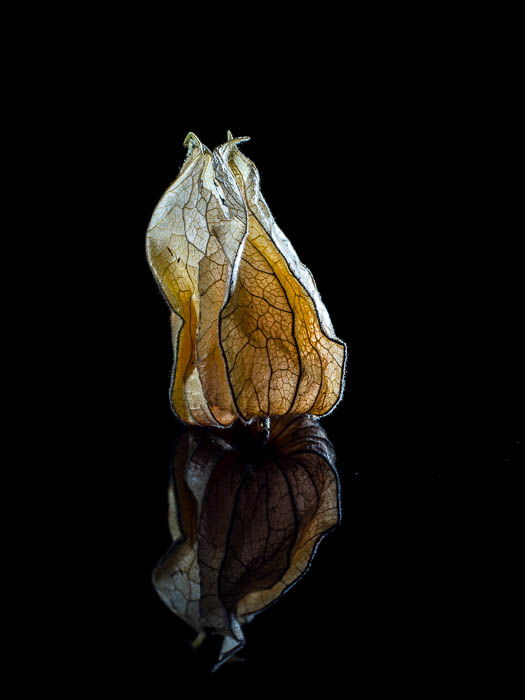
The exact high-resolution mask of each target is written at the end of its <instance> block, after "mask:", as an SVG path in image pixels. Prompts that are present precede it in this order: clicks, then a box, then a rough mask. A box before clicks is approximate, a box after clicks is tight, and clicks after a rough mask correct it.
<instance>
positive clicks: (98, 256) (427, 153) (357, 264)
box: [57, 66, 521, 692]
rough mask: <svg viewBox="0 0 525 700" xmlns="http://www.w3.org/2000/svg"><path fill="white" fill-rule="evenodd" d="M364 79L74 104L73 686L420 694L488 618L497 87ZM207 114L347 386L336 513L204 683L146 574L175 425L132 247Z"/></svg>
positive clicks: (501, 322) (497, 260) (513, 282)
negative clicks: (197, 101)
mask: <svg viewBox="0 0 525 700" xmlns="http://www.w3.org/2000/svg"><path fill="white" fill-rule="evenodd" d="M357 74H359V71H357ZM378 76H382V77H381V79H377V78H378ZM366 77H369V76H366ZM375 78H376V80H374V81H370V80H367V79H363V81H362V83H359V84H356V82H355V78H354V79H353V80H349V81H348V83H345V82H344V80H343V78H342V77H340V78H339V82H337V83H331V84H330V86H329V87H327V88H323V87H318V88H317V90H316V91H314V92H312V93H310V92H309V88H308V85H306V86H305V87H303V91H302V92H301V96H302V99H301V100H300V101H299V100H297V101H296V100H295V86H294V85H293V82H292V81H291V82H290V83H289V89H290V91H291V92H292V93H293V94H292V95H288V97H289V98H290V97H291V99H289V101H288V102H287V103H286V107H283V106H282V103H280V102H279V100H277V96H276V95H272V91H271V89H270V88H266V91H265V93H264V94H265V98H264V99H261V101H260V102H259V103H258V104H255V105H254V106H253V107H248V106H247V105H245V104H244V105H243V106H242V107H239V108H235V105H234V108H232V106H231V100H230V99H226V96H225V95H222V93H221V90H220V89H219V87H217V94H216V95H215V96H214V100H213V107H211V106H210V105H208V106H207V107H205V106H203V107H202V108H199V109H197V108H194V107H193V106H192V104H191V100H188V99H187V98H184V99H183V96H182V95H181V94H180V93H179V92H177V90H176V89H174V90H173V91H166V92H164V93H162V94H161V96H160V97H159V94H158V93H156V94H155V99H153V97H149V98H148V96H147V95H146V94H145V93H139V92H137V91H136V90H135V86H134V85H133V84H130V85H127V84H126V85H125V86H123V85H122V84H119V85H117V86H115V92H111V91H110V90H109V89H108V88H107V87H106V88H105V90H106V92H104V94H102V95H98V101H91V100H89V99H87V98H86V100H85V103H82V106H84V107H85V109H86V113H85V114H84V119H85V120H86V121H85V122H84V123H85V124H87V123H89V125H90V128H89V129H86V130H85V131H84V133H83V138H82V146H81V147H77V146H76V145H75V144H77V143H78V140H73V141H72V145H73V148H74V157H75V159H76V161H77V163H80V164H81V165H77V170H78V171H79V173H80V176H81V182H82V187H81V188H80V190H81V201H82V208H81V210H82V224H83V229H82V230H83V236H82V238H80V236H79V237H78V239H77V240H76V245H77V249H78V251H79V253H81V254H80V255H79V257H78V261H79V267H78V268H77V267H76V268H75V271H74V275H73V276H74V278H75V294H74V303H73V304H72V306H71V309H70V310H69V311H68V312H67V334H68V336H69V339H70V340H69V345H68V346H67V348H66V349H65V350H64V351H63V356H62V357H61V358H60V361H61V362H62V363H63V366H65V367H66V368H67V372H68V376H69V380H70V383H71V392H72V399H71V403H70V404H68V406H71V409H70V408H69V407H66V408H65V410H64V412H65V413H70V415H69V416H68V418H69V421H70V422H71V423H72V424H73V426H74V428H73V429H72V430H71V433H70V434H69V435H68V437H69V439H70V444H71V447H70V453H69V454H70V461H71V475H70V477H69V478H68V480H67V486H68V489H69V491H68V493H69V495H68V497H67V498H65V499H64V500H65V502H66V508H67V509H68V516H67V517H68V520H67V527H65V526H64V523H63V522H62V524H61V529H62V531H63V530H64V527H65V529H66V532H67V534H66V536H65V539H62V540H61V541H62V542H63V547H62V549H61V553H60V554H61V556H60V560H61V564H60V567H61V569H60V571H61V574H60V576H61V577H62V578H60V580H62V581H66V584H60V586H59V588H60V589H61V591H62V592H63V596H64V601H65V609H66V617H68V618H69V619H68V625H69V630H70V631H69V633H68V634H67V635H66V636H65V638H62V639H61V646H60V653H61V654H62V653H66V649H67V653H68V654H69V655H70V656H73V657H74V658H75V665H76V664H79V665H80V678H86V679H88V678H89V679H95V681H96V680H97V679H100V682H102V679H104V683H105V684H107V685H108V686H111V687H124V686H125V687H126V688H128V687H129V688H132V687H133V685H134V683H135V682H138V681H139V680H140V681H146V682H147V683H149V684H151V688H152V692H153V689H154V688H155V689H156V688H157V686H160V685H162V686H164V687H168V688H169V687H172V686H173V687H175V686H176V684H177V683H179V682H180V679H181V678H184V679H186V680H188V679H190V680H192V682H195V683H197V684H198V686H199V687H204V686H205V684H207V683H208V682H211V683H213V684H215V687H220V686H221V684H223V683H226V684H227V683H239V684H241V685H242V684H243V683H251V684H254V683H259V684H262V685H265V684H266V683H268V678H274V677H279V676H281V677H283V678H287V679H288V681H289V682H290V683H294V682H298V681H297V679H298V678H303V679H305V680H308V677H307V674H310V675H311V674H314V676H315V677H316V678H318V679H319V678H327V679H329V683H330V684H334V685H338V684H340V683H345V684H346V685H347V687H349V688H352V687H356V686H357V685H358V684H365V685H366V687H369V688H370V689H374V688H378V687H379V686H381V687H386V686H388V687H394V686H396V687H399V688H401V687H408V686H414V687H416V686H418V684H419V683H422V684H423V686H422V687H436V686H437V685H440V684H446V683H447V682H448V680H449V679H450V677H451V674H452V673H453V672H454V671H455V670H457V669H458V668H460V667H462V666H463V665H464V663H465V647H467V646H469V642H467V638H468V639H470V638H471V636H472V633H473V632H474V636H475V631H476V630H477V629H478V627H479V628H480V629H481V628H483V627H484V626H485V624H486V622H487V614H488V613H487V612H486V609H487V606H486V605H484V606H481V605H480V604H479V600H478V598H479V596H480V595H481V593H480V585H481V583H480V582H481V580H483V581H484V582H485V583H486V576H485V574H484V573H483V572H480V577H479V579H476V581H475V582H472V583H467V581H469V580H470V579H469V577H468V575H467V576H466V575H465V574H468V573H472V571H473V570H474V568H475V567H474V564H473V559H474V556H475V553H477V552H479V551H480V550H485V548H486V547H487V548H488V547H490V546H492V545H493V544H494V542H492V540H491V533H490V531H491V527H492V525H493V522H494V518H495V515H494V514H495V512H496V509H497V508H498V507H499V504H500V500H501V498H502V497H503V495H504V493H505V489H508V488H509V485H511V484H513V483H514V480H515V478H516V473H517V463H518V454H519V451H520V442H519V440H520V436H519V424H518V419H519V411H518V395H519V388H518V387H519V379H520V377H519V371H520V361H519V358H520V357H521V353H520V350H519V346H518V337H519V335H520V333H519V315H518V308H519V305H518V298H519V295H518V275H519V259H518V255H517V244H518V230H519V229H518V224H517V221H516V217H517V214H518V209H517V205H518V192H519V190H518V182H517V180H516V172H515V168H516V157H517V156H516V147H515V140H516V134H517V124H518V121H519V120H518V114H517V111H516V102H515V98H514V92H513V90H512V89H511V87H512V86H511V85H509V84H505V83H504V82H503V81H502V80H500V77H499V76H495V75H493V76H491V75H490V74H487V73H486V72H483V89H480V87H481V85H480V84H478V83H475V81H474V80H473V77H472V76H470V77H469V80H466V77H465V80H464V79H463V78H462V76H459V77H458V78H457V80H456V81H455V82H449V83H447V84H443V82H442V81H441V80H440V78H439V72H437V73H433V72H432V71H431V70H430V69H429V68H428V67H425V69H422V70H421V72H417V71H416V72H413V73H412V75H411V76H410V78H409V79H403V80H401V79H400V77H399V74H398V73H397V72H392V73H391V74H389V72H388V66H383V69H382V72H381V73H379V74H376V75H375ZM487 84H488V85H490V89H488V88H487ZM281 87H283V86H281ZM284 87H285V88H286V85H285V86H284ZM336 88H337V89H336ZM261 89H263V88H262V87H261ZM223 104H224V105H228V109H226V106H225V107H224V108H223V107H222V105H223ZM275 105H277V106H275ZM227 129H230V130H231V131H232V132H233V134H234V135H236V136H237V135H248V136H251V137H252V140H251V141H250V142H249V143H246V144H243V146H242V148H243V151H244V152H245V153H246V155H248V156H249V157H250V158H251V159H252V160H254V162H255V163H256V165H257V167H258V168H259V171H260V173H261V185H262V191H263V194H264V196H265V198H266V200H267V202H268V204H269V206H270V208H271V210H272V213H273V214H274V216H275V218H276V220H277V223H278V224H279V226H280V227H281V228H282V230H283V231H284V232H285V234H286V235H287V236H288V238H289V239H290V241H291V242H292V244H293V245H294V247H295V248H296V250H297V252H298V254H299V257H300V258H301V260H302V261H303V262H304V263H305V264H306V265H307V266H308V267H309V268H310V269H311V271H312V272H313V275H314V277H315V279H316V282H317V286H318V288H319V290H320V293H321V295H322V298H323V300H324V302H325V304H326V306H327V308H328V310H329V313H330V315H331V318H332V321H333V324H334V327H335V330H336V333H337V335H338V336H339V337H340V338H341V339H343V340H344V341H346V343H347V344H348V349H349V362H348V373H347V383H346V390H345V395H344V399H343V401H342V402H341V404H340V405H339V406H338V408H337V409H336V411H335V412H334V413H333V414H331V415H330V416H328V417H327V418H326V419H324V420H323V426H324V427H325V429H326V431H327V433H328V435H329V437H330V438H331V440H332V441H333V443H334V446H335V449H336V453H337V458H338V460H337V465H338V471H339V474H340V478H341V484H342V500H343V522H342V525H341V526H340V528H339V529H338V530H337V531H335V532H334V533H332V534H330V535H329V536H328V537H327V539H326V540H324V541H323V543H322V544H321V546H320V548H319V551H318V555H317V557H316V559H315V560H314V564H313V567H312V570H311V571H310V572H309V573H308V575H307V576H306V577H305V578H304V579H303V580H302V581H301V582H300V583H299V584H298V585H297V586H296V587H295V588H294V589H293V590H292V591H290V593H289V594H287V595H286V596H285V597H284V598H283V599H282V600H281V601H280V602H279V603H278V604H277V605H275V606H274V607H272V608H271V609H270V610H268V611H267V612H265V613H262V614H261V615H260V616H258V617H257V618H256V619H255V620H254V622H253V623H251V624H250V625H249V626H248V627H247V628H246V636H247V645H246V647H245V650H244V651H243V652H242V654H241V655H242V656H243V657H244V658H245V662H244V663H243V664H231V665H230V664H228V665H227V666H226V667H224V668H222V669H221V670H220V671H219V672H218V673H217V674H216V675H215V676H214V677H213V679H210V678H209V677H208V676H207V672H206V664H207V663H208V662H209V661H210V660H212V656H213V648H208V649H206V648H204V649H202V650H201V651H200V652H198V653H196V654H195V653H193V652H192V650H191V649H190V648H189V646H188V644H187V641H188V640H191V639H192V638H193V633H192V632H191V630H189V629H188V628H186V626H185V625H184V624H183V623H182V622H180V621H178V620H177V619H176V618H175V617H174V616H173V615H172V613H171V612H170V611H169V610H168V609H167V608H165V607H164V605H163V603H162V602H161V601H160V599H159V598H158V597H157V595H156V593H155V592H154V590H153V587H152V585H151V582H150V575H151V570H152V568H153V566H154V565H155V563H156V561H157V560H158V559H159V558H160V556H161V555H162V554H163V553H164V551H165V549H166V548H167V546H168V545H169V534H168V529H167V504H166V495H167V483H168V472H169V463H170V455H171V452H172V449H173V444H174V441H175V439H176V438H177V435H180V433H181V430H182V427H181V425H180V424H179V423H178V422H177V421H176V419H175V418H174V416H173V415H172V413H171V410H170V406H169V401H168V388H169V379H170V372H171V364H172V350H171V345H170V333H169V322H168V310H167V308H166V306H165V303H164V301H163V299H162V297H161V295H160V292H159V291H158V289H157V287H156V284H155V282H154V280H153V277H152V275H151V273H150V271H149V269H148V266H147V262H146V259H145V253H144V244H145V231H146V227H147V224H148V221H149V218H150V216H151V214H152V212H153V209H154V207H155V205H156V203H157V202H158V200H159V199H160V197H161V195H162V193H163V192H164V190H165V189H166V187H167V186H168V185H169V184H170V183H171V181H172V180H173V179H174V178H175V177H176V175H177V172H178V169H179V167H180V165H181V164H182V161H183V159H184V157H185V150H184V148H183V146H182V142H183V140H184V137H185V135H186V133H187V131H189V130H192V131H194V132H196V133H197V135H198V136H199V137H200V139H201V140H202V141H203V143H205V144H206V145H207V146H209V147H210V148H212V147H214V146H216V145H218V144H219V143H222V142H223V141H224V140H225V137H226V130H227ZM64 179H67V178H64ZM77 201H78V200H77ZM70 274H71V273H70ZM79 279H80V281H81V282H82V284H78V280H79ZM72 283H73V281H72V280H71V279H70V280H69V281H68V282H67V283H64V289H66V290H67V289H69V290H70V291H71V284H72ZM73 406H74V408H73ZM487 493H488V494H489V495H487ZM71 494H74V496H73V497H72V496H71ZM482 533H483V534H482ZM62 537H63V538H64V535H62ZM489 568H490V567H489V566H488V565H487V572H486V573H487V574H488V569H489ZM57 586H58V584H57ZM79 601H80V602H79ZM482 610H485V612H481V611H482ZM212 646H213V645H212ZM68 647H69V648H68ZM250 687H254V686H253V685H251V686H250Z"/></svg>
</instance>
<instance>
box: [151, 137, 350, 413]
mask: <svg viewBox="0 0 525 700" xmlns="http://www.w3.org/2000/svg"><path fill="white" fill-rule="evenodd" d="M228 136H229V139H228V141H227V142H226V143H225V144H223V145H222V146H220V147H219V148H217V149H215V150H214V151H213V153H212V152H211V151H210V150H209V149H208V148H206V146H204V145H203V144H202V143H201V142H200V141H199V139H198V138H197V137H196V136H195V135H194V134H191V133H190V134H188V136H187V138H186V141H185V144H186V145H187V147H188V156H187V159H186V161H185V163H184V165H183V167H182V170H181V172H180V174H179V176H178V178H177V179H176V180H175V182H174V183H173V184H172V185H171V187H170V188H169V189H168V190H167V192H166V193H165V194H164V196H163V197H162V199H161V200H160V202H159V204H158V205H157V208H156V209H155V211H154V213H153V217H152V219H151V222H150V225H149V229H148V233H147V254H148V260H149V263H150V266H151V269H152V271H153V273H154V275H155V277H156V279H157V281H158V283H159V285H160V288H161V290H162V291H163V294H164V296H165V298H166V301H167V302H168V304H169V306H170V308H171V311H172V313H171V322H172V337H173V346H174V352H175V364H174V371H173V377H172V386H171V402H172V406H173V409H174V411H175V413H176V414H177V415H178V416H179V418H180V419H181V420H183V421H185V422H186V423H189V424H191V425H203V426H215V427H225V426H229V425H231V424H232V423H233V422H234V421H235V420H237V419H238V418H240V419H241V420H242V421H244V422H249V421H251V420H252V419H253V418H256V417H264V416H278V415H286V414H298V413H309V414H312V415H316V416H322V415H324V414H326V413H328V412H329V411H331V410H332V409H333V407H334V406H335V404H336V403H337V401H338V400H339V398H340V396H341V392H342V387H343V378H344V365H345V345H344V343H342V342H341V341H340V340H338V339H337V338H336V337H335V334H334V330H333V327H332V324H331V322H330V318H329V316H328V313H327V311H326V308H325V306H324V304H323V302H322V301H321V298H320V296H319V293H318V291H317V288H316V286H315V282H314V280H313V278H312V275H311V273H310V272H309V270H308V269H307V268H306V267H305V266H304V265H302V263H301V262H300V261H299V259H298V257H297V254H296V253H295V251H294V249H293V248H292V246H291V244H290V242H289V241H288V239H287V238H286V236H285V235H284V234H283V233H282V231H281V230H280V229H279V228H278V227H277V224H276V223H275V221H274V219H273V217H272V215H271V213H270V210H269V209H268V206H267V205H266V203H265V201H264V199H263V197H262V194H261V191H260V186H259V174H258V172H257V169H256V167H255V165H254V164H253V163H252V162H251V161H250V160H249V159H248V158H246V157H245V156H244V155H243V154H242V153H241V152H240V151H239V149H238V147H237V144H238V143H240V142H241V141H245V140H247V139H246V138H236V139H235V138H232V137H231V134H228Z"/></svg>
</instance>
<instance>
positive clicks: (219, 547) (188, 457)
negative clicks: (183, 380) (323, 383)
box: [153, 415, 340, 668]
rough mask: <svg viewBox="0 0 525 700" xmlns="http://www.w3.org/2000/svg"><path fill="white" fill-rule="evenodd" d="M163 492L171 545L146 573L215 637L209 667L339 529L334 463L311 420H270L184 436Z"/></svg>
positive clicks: (239, 641) (235, 647)
mask: <svg viewBox="0 0 525 700" xmlns="http://www.w3.org/2000/svg"><path fill="white" fill-rule="evenodd" d="M172 477H173V479H172V484H171V486H170V492H169V504H170V506H169V522H170V531H171V535H172V537H173V544H172V545H171V547H170V549H169V550H168V552H167V553H166V555H165V556H164V558H163V559H162V560H161V561H160V563H159V564H158V565H157V567H156V568H155V570H154V572H153V582H154V585H155V588H156V590H157V592H158V594H159V595H160V597H161V598H162V600H163V601H164V602H165V603H166V605H167V606H168V607H169V608H170V609H171V610H172V611H173V612H174V613H175V614H176V615H178V616H179V617H180V618H182V619H183V620H185V621H186V622H187V623H188V624H189V625H191V627H192V628H193V629H194V630H195V631H196V632H197V633H198V634H200V635H202V634H203V633H213V634H218V635H221V636H222V637H223V643H222V649H221V653H220V657H219V660H218V662H217V664H216V666H215V668H218V666H220V665H221V664H222V663H223V662H224V661H226V660H227V659H228V658H230V657H231V656H232V655H233V654H235V653H236V652H237V651H239V649H240V648H241V647H242V646H243V645H244V635H243V632H242V625H243V624H245V623H247V622H249V621H250V619H251V618H252V616H253V615H255V614H256V613H259V612H261V611H262V610H264V608H266V607H267V606H268V605H270V603H273V602H274V601H275V600H277V599H278V598H279V597H280V596H281V595H283V593H285V592H286V591H287V590H288V589H289V588H290V587H291V586H292V585H293V584H294V583H295V582H296V581H297V580H298V579H299V578H300V577H301V576H302V575H303V574H304V573H305V571H306V570H307V569H308V567H309V564H310V562H311V560H312V557H313V555H314V553H315V551H316V549H317V546H318V544H319V541H320V540H321V539H322V537H323V536H324V535H325V534H326V533H327V532H328V530H330V529H331V528H333V527H334V526H335V525H337V523H338V522H339V517H340V512H339V486H338V477H337V472H336V470H335V455H334V451H333V447H332V445H331V443H330V441H329V440H328V438H327V436H326V433H325V432H324V430H323V429H322V428H321V426H320V424H319V422H318V421H316V420H314V419H312V418H310V417H309V416H304V415H300V416H293V417H292V416H285V417H282V418H278V419H276V420H275V421H274V422H273V424H272V428H271V432H270V435H269V439H268V440H267V441H263V436H262V435H261V434H260V433H257V432H256V430H255V429H253V430H252V426H249V427H243V426H242V425H241V424H238V426H237V427H234V428H232V430H230V431H228V432H227V433H225V432H223V431H201V430H195V429H194V430H190V431H187V432H186V433H185V434H184V435H183V436H182V437H181V439H180V440H179V442H178V444H177V449H176V454H175V460H174V465H173V473H172Z"/></svg>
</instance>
